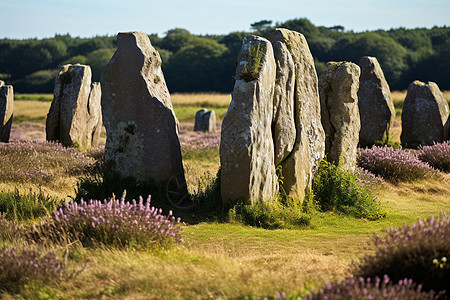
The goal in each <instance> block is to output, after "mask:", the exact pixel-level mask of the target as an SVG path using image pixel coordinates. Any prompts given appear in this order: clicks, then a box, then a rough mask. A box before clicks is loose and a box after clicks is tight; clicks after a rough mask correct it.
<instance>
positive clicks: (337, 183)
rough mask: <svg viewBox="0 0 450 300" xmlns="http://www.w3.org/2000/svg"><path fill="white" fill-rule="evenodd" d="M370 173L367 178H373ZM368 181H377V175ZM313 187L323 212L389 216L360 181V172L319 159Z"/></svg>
mask: <svg viewBox="0 0 450 300" xmlns="http://www.w3.org/2000/svg"><path fill="white" fill-rule="evenodd" d="M368 174H369V173H366V174H365V175H366V178H370V176H371V175H368ZM366 180H367V181H370V180H375V177H372V178H371V179H366ZM312 189H313V193H314V201H315V204H316V205H317V207H318V209H319V210H321V211H336V212H339V213H343V214H346V215H350V216H353V217H356V218H365V219H368V220H377V219H380V218H384V217H386V212H385V211H383V209H382V208H381V207H380V205H379V203H378V202H377V201H376V198H375V196H374V195H373V194H372V193H371V192H370V191H369V190H368V189H366V188H365V187H364V186H363V185H362V184H361V181H360V180H359V176H358V174H356V173H353V172H350V171H348V170H343V169H341V168H340V167H338V166H336V165H334V164H332V163H330V162H328V161H327V160H326V159H323V160H322V161H321V162H320V165H319V169H318V170H317V172H316V174H315V175H314V179H313V185H312Z"/></svg>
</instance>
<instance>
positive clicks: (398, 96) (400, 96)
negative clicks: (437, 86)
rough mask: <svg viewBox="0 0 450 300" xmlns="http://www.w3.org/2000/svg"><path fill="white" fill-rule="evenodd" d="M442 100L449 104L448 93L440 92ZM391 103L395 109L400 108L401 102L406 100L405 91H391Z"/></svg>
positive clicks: (449, 94) (449, 92) (449, 95)
mask: <svg viewBox="0 0 450 300" xmlns="http://www.w3.org/2000/svg"><path fill="white" fill-rule="evenodd" d="M442 94H443V95H444V98H445V99H446V100H447V102H449V103H450V91H442ZM391 98H392V102H394V105H395V107H401V106H402V105H403V101H405V98H406V91H392V92H391Z"/></svg>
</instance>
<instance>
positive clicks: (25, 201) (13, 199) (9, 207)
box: [0, 188, 61, 221]
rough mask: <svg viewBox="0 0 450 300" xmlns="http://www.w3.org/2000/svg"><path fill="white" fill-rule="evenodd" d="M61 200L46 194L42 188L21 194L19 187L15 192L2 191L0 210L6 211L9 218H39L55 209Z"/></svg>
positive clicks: (21, 219) (5, 214) (0, 194)
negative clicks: (36, 191) (37, 191)
mask: <svg viewBox="0 0 450 300" xmlns="http://www.w3.org/2000/svg"><path fill="white" fill-rule="evenodd" d="M60 202H61V201H60V200H58V199H57V198H55V197H51V196H47V195H45V194H44V193H43V192H42V190H41V191H39V193H35V192H32V191H30V192H29V193H27V194H21V193H20V192H19V190H18V189H17V188H16V189H15V190H14V192H0V212H4V216H5V217H6V218H7V219H9V220H17V221H27V220H34V219H39V218H40V217H43V216H46V215H48V214H49V213H50V212H51V211H53V210H55V209H56V208H57V207H58V206H59V204H60Z"/></svg>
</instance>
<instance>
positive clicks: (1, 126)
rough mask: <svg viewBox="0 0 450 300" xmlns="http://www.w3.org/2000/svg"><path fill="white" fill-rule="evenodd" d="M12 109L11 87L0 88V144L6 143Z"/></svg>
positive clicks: (9, 131)
mask: <svg viewBox="0 0 450 300" xmlns="http://www.w3.org/2000/svg"><path fill="white" fill-rule="evenodd" d="M13 108H14V89H13V87H12V85H4V86H1V87H0V121H1V123H0V142H3V143H8V142H9V135H10V133H11V124H12V119H13Z"/></svg>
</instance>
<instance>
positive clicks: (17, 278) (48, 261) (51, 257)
mask: <svg viewBox="0 0 450 300" xmlns="http://www.w3.org/2000/svg"><path fill="white" fill-rule="evenodd" d="M65 267H66V266H65V264H64V262H63V261H61V260H60V259H59V258H58V257H57V256H56V254H55V253H54V252H48V253H45V254H44V253H42V252H41V251H38V250H33V249H27V248H24V249H22V250H21V251H18V249H17V248H16V247H12V248H4V249H2V250H0V291H1V290H2V289H3V290H6V291H17V290H18V289H20V287H21V286H22V285H23V284H24V283H26V282H28V281H29V280H44V281H46V280H50V279H52V278H60V277H61V276H62V275H63V273H64V270H65Z"/></svg>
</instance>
